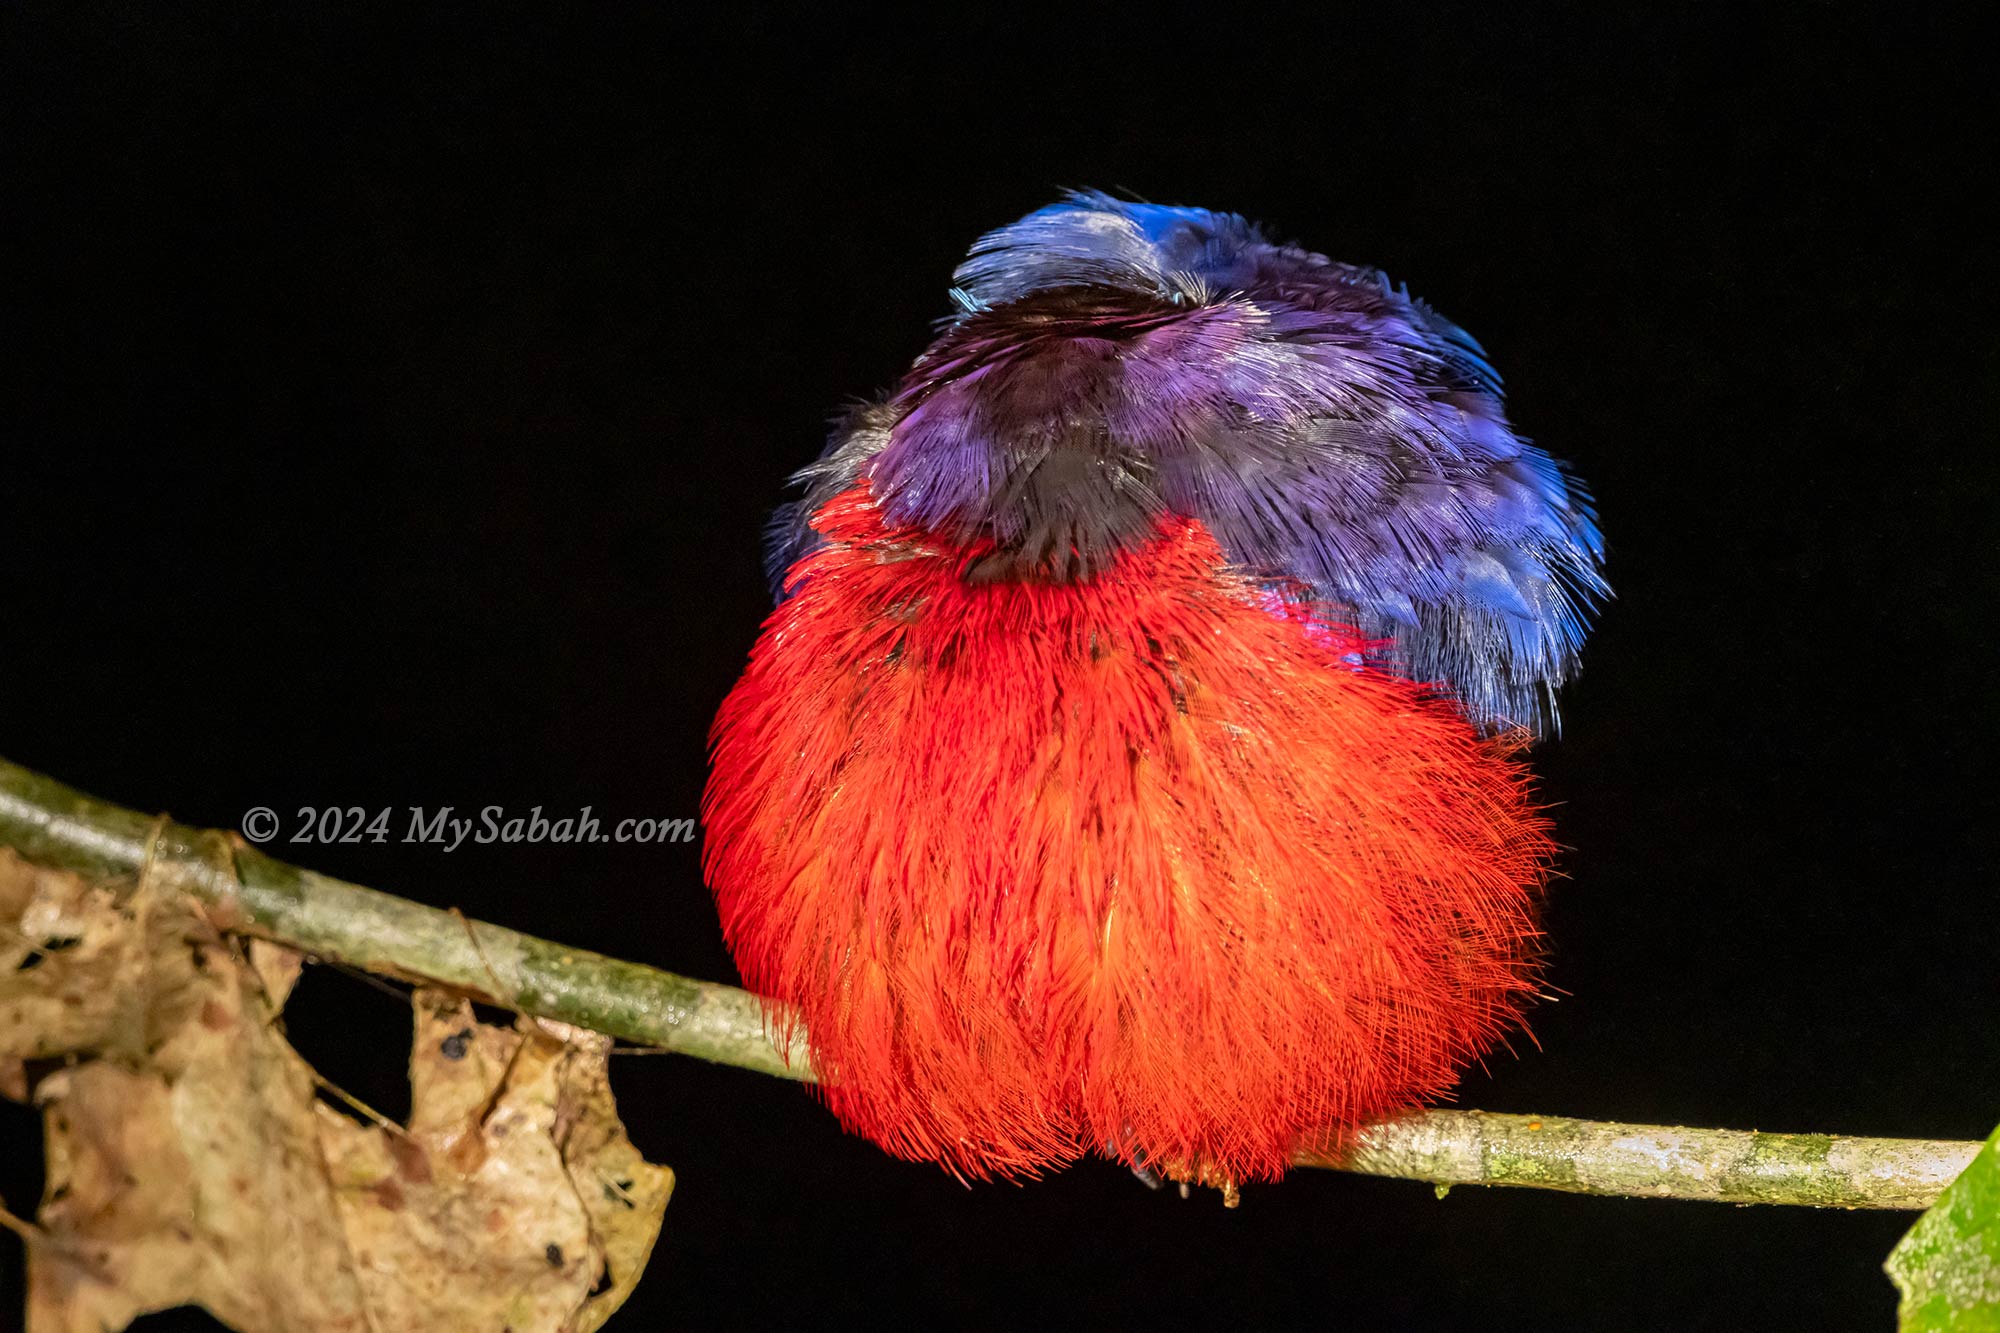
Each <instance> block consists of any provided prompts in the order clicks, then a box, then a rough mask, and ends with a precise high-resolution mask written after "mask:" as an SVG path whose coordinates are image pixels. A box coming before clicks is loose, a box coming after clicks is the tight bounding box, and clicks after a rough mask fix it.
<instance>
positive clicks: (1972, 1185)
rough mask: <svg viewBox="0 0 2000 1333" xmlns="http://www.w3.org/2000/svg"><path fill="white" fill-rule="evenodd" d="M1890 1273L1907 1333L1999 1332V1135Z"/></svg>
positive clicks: (1893, 1260) (1921, 1222) (1893, 1258)
mask: <svg viewBox="0 0 2000 1333" xmlns="http://www.w3.org/2000/svg"><path fill="white" fill-rule="evenodd" d="M1883 1267H1884V1268H1886V1269H1888V1270H1889V1276H1890V1277H1892V1278H1894V1279H1895V1281H1896V1285H1897V1286H1898V1287H1900V1288H1901V1289H1902V1292H1903V1303H1902V1306H1901V1308H1900V1309H1899V1311H1898V1312H1897V1326H1898V1327H1899V1328H1900V1329H1901V1330H1902V1333H1931V1331H1932V1330H1950V1333H1989V1331H1991V1333H2000V1129H1996V1130H1995V1131H1994V1132H1993V1137H1992V1138H1989V1139H1988V1140H1986V1146H1985V1147H1984V1148H1982V1149H1980V1150H1979V1155H1978V1156H1977V1157H1975V1158H1973V1159H1972V1165H1970V1166H1968V1167H1966V1168H1965V1171H1964V1173H1963V1174H1961V1175H1960V1176H1959V1178H1958V1179H1957V1180H1956V1181H1954V1182H1953V1183H1952V1185H1951V1187H1950V1188H1949V1189H1947V1190H1946V1191H1945V1192H1944V1194H1943V1195H1942V1196H1941V1197H1940V1198H1939V1199H1938V1201H1937V1205H1936V1206H1935V1207H1933V1208H1932V1209H1931V1210H1930V1211H1929V1212H1927V1213H1925V1214H1924V1215H1923V1216H1922V1217H1920V1218H1918V1219H1917V1224H1916V1225H1915V1226H1913V1227H1911V1228H1910V1232H1909V1234H1908V1235H1906V1236H1904V1237H1903V1239H1902V1240H1901V1242H1899V1243H1898V1244H1897V1246H1896V1248H1895V1249H1894V1250H1893V1251H1891V1252H1890V1254H1889V1261H1888V1262H1887V1263H1886V1264H1884V1265H1883Z"/></svg>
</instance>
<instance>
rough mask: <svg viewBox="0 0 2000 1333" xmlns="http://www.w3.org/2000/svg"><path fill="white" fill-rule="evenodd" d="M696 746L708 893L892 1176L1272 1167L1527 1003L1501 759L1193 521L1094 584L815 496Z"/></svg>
mask: <svg viewBox="0 0 2000 1333" xmlns="http://www.w3.org/2000/svg"><path fill="white" fill-rule="evenodd" d="M814 527H815V528H817V529H818V531H819V532H820V533H821V534H822V535H823V536H824V537H825V538H826V539H827V544H826V545H825V546H824V547H823V548H822V549H820V550H819V551H818V552H817V553H815V554H813V555H811V556H809V557H808V558H807V559H806V560H804V561H803V562H802V563H801V564H800V566H799V567H798V569H797V570H796V571H795V572H794V575H793V580H792V586H793V588H794V589H795V591H794V595H792V596H791V597H790V598H789V599H788V600H786V601H785V602H784V603H783V604H782V605H781V606H780V607H779V608H778V609H777V610H776V611H775V612H774V613H773V614H772V616H771V618H770V619H769V621H768V622H767V623H766V625H765V628H764V632H763V635H762V637H761V638H760V639H759V641H758V643H757V646H756V648H755V650H754V652H753V653H752V656H751V662H750V666H749V669H748V671H747V673H746V674H745V676H744V677H743V680H742V681H741V683H740V684H739V685H738V686H737V687H736V689H735V690H734V692H733V693H732V694H731V695H730V696H729V698H728V700H727V701H726V702H725V703H724V705H723V708H722V711H721V713H720V715H719V716H718V718H717V720H716V724H715V734H714V747H715V765H714V770H713V775H712V777H711V780H710V785H709V790H708V794H707V798H706V801H705V816H706V820H707V825H708V844H707V846H708V850H707V869H708V874H709V882H710V884H711V886H712V887H713V888H714V891H715V894H716V898H717V901H718V903H719V905H720V908H721V914H722V921H723V926H724V929H725V931H726V933H727V935H728V939H729V943H730V946H731V948H732V949H733V950H734V952H735V954H736V957H737V960H738V962H739V964H740V966H741V968H742V971H743V974H744V978H745V980H746V982H747V983H748V984H749V985H750V986H751V987H752V988H754V989H756V990H757V991H759V992H760V993H761V994H764V995H766V996H768V997H770V998H771V999H772V1000H773V1001H776V1002H778V1003H779V1004H780V1005H782V1006H783V1007H784V1008H783V1009H782V1010H781V1012H783V1013H785V1014H787V1015H795V1016H796V1018H797V1019H798V1020H799V1021H801V1022H803V1023H804V1025H805V1027H806V1030H807V1032H808V1034H809V1036H810V1040H811V1049H812V1054H813V1060H814V1064H815V1067H816V1069H817V1070H818V1072H819V1074H820V1076H821V1078H822V1080H823V1081H824V1086H825V1096H826V1099H827V1101H828V1103H829V1105H830V1106H831V1107H832V1108H833V1110H834V1111H835V1112H836V1113H837V1114H838V1116H839V1117H840V1119H841V1120H842V1122H843V1123H845V1124H846V1125H848V1126H849V1127H850V1128H852V1129H854V1130H856V1131H858V1132H860V1133H862V1134H865V1135H867V1136H868V1137H870V1138H872V1139H874V1140H876V1141H877V1142H878V1143H880V1144H882V1145H883V1146H884V1147H885V1148H887V1149H888V1150H890V1151H891V1152H894V1153H897V1154H899V1155H902V1156H906V1157H912V1158H919V1159H927V1160H935V1161H939V1162H942V1163H943V1164H945V1165H946V1166H947V1167H949V1168H950V1169H952V1170H953V1171H956V1172H958V1173H960V1174H962V1175H967V1176H986V1175H995V1174H997V1175H1026V1174H1033V1173H1035V1172H1037V1171H1039V1170H1041V1169H1044V1168H1046V1167H1050V1166H1053V1165H1057V1164H1060V1163H1063V1162H1066V1161H1068V1160H1071V1159H1073V1158H1075V1157H1076V1156H1078V1155H1079V1154H1081V1153H1084V1152H1087V1151H1091V1150H1101V1151H1105V1152H1108V1153H1110V1154H1112V1155H1114V1156H1116V1157H1119V1158H1121V1159H1123V1160H1125V1161H1128V1162H1131V1163H1133V1164H1135V1165H1147V1166H1152V1167H1154V1168H1156V1169H1160V1170H1162V1171H1164V1172H1165V1173H1166V1174H1168V1175H1170V1176H1174V1177H1177V1178H1181V1179H1189V1178H1195V1179H1208V1180H1245V1179H1252V1178H1268V1177H1274V1176H1276V1175H1278V1174H1280V1173H1281V1172H1282V1171H1283V1170H1284V1168H1285V1165H1286V1163H1287V1161H1288V1160H1289V1158H1290V1157H1291V1155H1292V1154H1293V1152H1294V1151H1295V1150H1296V1149H1298V1148H1299V1147H1301V1146H1304V1145H1319V1144H1331V1143H1334V1142H1337V1141H1338V1140H1339V1138H1340V1137H1341V1136H1342V1135H1343V1133H1345V1132H1346V1131H1347V1130H1349V1129H1351V1128H1352V1127H1353V1126H1355V1125H1356V1124H1358V1123H1361V1122H1363V1121H1365V1120H1368V1119H1371V1118H1374V1117H1377V1116H1380V1115H1383V1114H1385V1113H1389V1112H1392V1111H1395V1110H1397V1109H1400V1108H1404V1107H1408V1106H1411V1105H1413V1104H1416V1103H1418V1102H1421V1101H1423V1100H1425V1099H1428V1098H1432V1097H1435V1096H1437V1095H1439V1094H1441V1093H1443V1092H1444V1091H1445V1090H1446V1089H1448V1088H1449V1087H1450V1085H1451V1084H1452V1082H1453V1081H1454V1080H1455V1078H1456V1077H1457V1074H1458V1072H1459V1071H1460V1070H1461V1069H1462V1068H1463V1066H1464V1065H1465V1063H1466V1062H1467V1061H1468V1060H1471V1059H1472V1058H1474V1057H1476V1056H1477V1055H1478V1054H1479V1053H1480V1052H1481V1051H1483V1050H1485V1049H1486V1048H1488V1047H1489V1046H1490V1045H1491V1044H1492V1043H1493V1042H1494V1041H1495V1040H1496V1039H1497V1038H1498V1037H1499V1036H1500V1034H1501V1033H1502V1032H1503V1031H1504V1030H1505V1029H1507V1028H1508V1027H1510V1026H1511V1025H1513V1024H1514V1023H1515V1022H1516V1021H1517V1019H1518V1017H1519V1013H1520V1010H1521V1008H1522V1006H1523V1004H1524V1002H1525V1001H1526V1000H1527V998H1528V997H1529V995H1530V993H1531V992H1532V990H1533V989H1534V977H1535V956H1534V954H1535V950H1534V944H1535V941H1536V938H1537V931H1536V928H1535V922H1534V907H1535V902H1536V899H1537V896H1538V894H1539V890H1540V886H1541V883H1542V881H1543V878H1544V876H1545V873H1546V867H1547V865H1548V862H1549V859H1550V855H1551V852H1552V844H1551V843H1550V841H1549V838H1548V835H1547V830H1546V827H1545V824H1544V821H1543V820H1542V819H1541V817H1540V816H1539V815H1538V813H1537V812H1536V809H1535V808H1534V806H1533V804H1532V802H1531V800H1530V798H1529V796H1528V793H1527V791H1526V786H1525V776H1524V773H1523V770H1522V769H1521V768H1520V767H1519V766H1518V765H1516V764H1515V763H1514V762H1513V761H1512V760H1511V759H1510V758H1508V757H1507V755H1506V753H1505V752H1504V751H1505V745H1504V742H1492V741H1487V740H1483V739H1481V738H1480V737H1479V735H1478V734H1477V733H1476V732H1475V731H1474V729H1473V727H1472V726H1471V725H1470V724H1469V723H1468V722H1467V721H1466V720H1465V719H1464V717H1463V716H1462V714H1461V713H1460V712H1459V710H1458V709H1456V708H1455V707H1454V706H1453V705H1452V704H1451V703H1449V702H1448V701H1441V700H1438V699H1434V698H1433V697H1431V696H1430V695H1429V694H1428V693H1427V692H1426V691H1425V690H1424V689H1423V688H1422V687H1421V686H1418V685H1415V684H1412V683H1410V682H1407V681H1404V680H1401V679H1398V678H1396V677H1394V676H1392V675H1389V674H1387V673H1385V672H1383V671H1380V670H1378V669H1376V668H1374V667H1372V666H1371V667H1363V666H1359V665H1357V663H1359V662H1360V661H1361V660H1362V655H1361V653H1360V649H1361V647H1362V645H1361V644H1360V643H1359V641H1358V640H1357V639H1356V638H1355V636H1354V635H1353V634H1352V632H1351V631H1348V630H1345V629H1343V628H1341V627H1338V626H1331V625H1327V624H1324V623H1322V622H1320V621H1318V620H1316V619H1314V617H1313V616H1312V615H1311V614H1310V613H1309V612H1308V611H1307V610H1306V609H1305V607H1304V606H1303V604H1291V603H1282V602H1280V603H1275V604H1274V600H1273V598H1272V597H1271V595H1270V594H1269V593H1268V592H1266V591H1264V590H1263V589H1261V588H1259V587H1258V586H1255V585H1253V584H1251V583H1250V582H1248V581H1246V580H1244V579H1242V578H1240V577H1238V576H1237V575H1235V574H1233V573H1231V572H1230V571H1229V569H1228V568H1227V566H1226V564H1225V561H1224V557H1223V555H1222V552H1221V550H1220V549H1219V548H1218V546H1217V544H1216V542H1215V541H1214V540H1213V538H1212V537H1211V536H1210V535H1209V533H1208V532H1207V530H1206V529H1205V528H1204V527H1203V526H1202V525H1201V524H1200V523H1198V522H1195V521H1192V520H1186V519H1170V520H1167V521H1165V522H1163V523H1162V525H1161V527H1160V529H1159V531H1158V533H1157V535H1156V536H1155V537H1153V538H1152V539H1151V540H1150V541H1147V542H1143V543H1141V544H1139V545H1137V546H1135V547H1134V548H1133V549H1131V550H1129V551H1127V552H1125V553H1124V554H1122V555H1121V556H1120V557H1119V558H1118V560H1117V561H1116V562H1115V563H1114V564H1113V565H1111V566H1110V567H1109V568H1108V569H1106V570H1104V571H1103V572H1101V573H1099V574H1097V575H1096V576H1095V577H1092V578H1090V579H1088V580H1084V581H1077V582H1070V583H1064V584H1053V583H1045V582H1034V581H1011V582H1006V581H1003V582H990V583H982V582H979V581H977V580H969V579H967V578H965V577H964V571H965V570H966V568H967V567H968V564H969V562H972V561H974V560H976V559H977V558H978V557H979V556H980V555H981V554H982V550H981V548H979V547H977V546H975V547H972V548H963V547H954V546H952V545H951V544H949V543H948V542H946V541H944V540H943V539H941V538H938V537H935V536H933V535H928V534H926V533H924V532H921V531H917V530H914V529H900V530H892V529H890V528H888V527H886V526H885V524H884V521H883V519H882V517H881V515H880V514H879V512H878V511H877V509H876V507H875V505H874V504H873V503H872V502H871V501H870V499H869V496H868V493H867V489H866V485H865V483H864V484H863V485H861V486H857V487H855V488H854V489H852V490H850V491H848V492H847V493H845V494H844V495H842V496H840V497H839V498H837V499H836V500H834V501H833V502H832V503H830V504H828V505H826V506H825V507H824V508H823V509H821V510H820V512H819V513H818V515H817V516H816V518H815V520H814Z"/></svg>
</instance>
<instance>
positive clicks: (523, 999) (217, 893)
mask: <svg viewBox="0 0 2000 1333" xmlns="http://www.w3.org/2000/svg"><path fill="white" fill-rule="evenodd" d="M0 845H5V846H11V847H13V848H14V849H16V850H17V851H18V852H20V853H21V854H22V855H23V856H25V857H27V858H28V859H29V860H32V861H36V862H38V863H40V864H43V865H47V866H53V867H58V868H61V869H65V870H72V871H76V872H77V873H79V874H82V875H85V876H88V877H91V878H97V879H122V878H127V877H131V876H135V875H137V874H138V873H139V872H140V871H141V870H142V869H147V870H149V871H150V873H151V874H153V875H154V876H156V877H162V876H168V877H171V878H172V879H173V880H174V882H176V883H178V885H179V886H180V887H181V888H182V889H183V891H185V892H187V893H188V894H190V895H192V896H193V897H195V898H197V899H199V900H200V901H202V902H203V903H205V904H206V905H207V906H208V909H209V911H210V914H211V915H212V916H213V917H214V918H215V920H216V921H217V924H219V925H221V926H223V927H224V928H226V929H229V930H233V931H237V932H239V933H242V934H246V935H255V936H260V937H262V938H265V939H269V940H274V941H277V942H278V943H281V944H286V945H289V946H290V947H292V948H294V949H298V950H300V951H302V952H304V953H307V954H311V955H313V956H316V957H319V958H322V959H326V960H329V961H334V962H340V963H346V964H348V965H350V966H354V967H360V968H366V969H368V970H370V971H374V972H381V973H385V974H389V975H392V976H398V977H402V978H404V979H406V980H410V981H417V982H424V983H428V984H433V985H443V986H448V987H451V988H453V989H456V990H459V991H463V992H465V993H467V994H470V995H472V996H475V997H477V998H480V999H484V1000H488V1001H490V1002H492V1003H494V1004H498V1005H502V1006H505V1007H507V1008H510V1009H515V1010H518V1011H520V1012H521V1013H525V1014H532V1015H535V1016H537V1017H541V1018H550V1019H555V1020H557V1021H560V1022H564V1023H572V1024H576V1025H578V1026H581V1027H587V1028H591V1029H593V1030H595V1031H598V1032H604V1033H608V1034H610V1035H611V1036H614V1037H618V1038H622V1039H624V1040H626V1041H631V1042H638V1043H642V1044H645V1045H649V1046H657V1047H660V1048H662V1049H664V1050H669V1051H677V1052H679V1053H681V1054H683V1055H693V1056H698V1057H700V1058H701V1059H704V1060H712V1061H715V1062H716V1063H718V1064H726V1065H734V1066H737V1067H738V1068H742V1069H750V1070H755V1071H757V1072H758V1073H763V1074H774V1075H777V1076H778V1077H781V1078H794V1079H805V1080H809V1079H810V1078H811V1077H812V1074H811V1070H810V1067H809V1065H808V1063H807V1060H806V1054H805V1045H804V1041H803V1039H802V1038H800V1039H797V1040H795V1041H794V1044H793V1050H792V1052H791V1059H790V1060H789V1061H788V1060H787V1059H786V1058H785V1056H784V1055H783V1054H781V1053H780V1052H779V1051H778V1049H777V1048H776V1047H775V1046H774V1045H773V1044H772V1043H771V1041H770V1039H769V1037H768V1035H767V1030H766V1027H765V1023H764V1015H763V1009H762V1005H761V1004H760V1002H759V1001H758V999H757V998H756V997H755V996H753V995H751V994H750V993H749V992H747V991H743V990H739V989H737V988H736V987H734V986H721V985H716V984H715V983H713V982H706V981H696V980H693V979H692V978H689V977H681V976H675V975H674V974H673V973H671V972H661V971H658V970H657V969H654V968H650V967H642V966H640V965H639V964H636V963H627V962H622V961H620V960H618V959H615V958H607V957H605V956H604V955H602V954H596V953H591V952H588V951H587V950H583V949H571V948H567V947H565V946H563V945H560V944H553V943H550V942H549V941H547V940H541V939H536V938H535V937H534V936H532V935H523V934H521V933H519V932H517V931H512V930H507V929H505V928H503V927H500V926H493V925H488V924H486V923H484V922H477V921H469V920H467V919H466V918H464V917H462V916H460V915H458V914H457V913H455V912H447V911H440V910H438V909H436V908H432V907H424V906H422V905H421V904H418V903H413V902H410V901H409V900H407V899H404V898H397V897H394V896H392V895H390V894H386V893H380V892H377V891H376V890H374V889H368V888H363V887H362V886H360V885H358V884H349V883H346V882H345V881H343V880H338V879H334V878H332V877H330V876H327V875H321V874H317V873H315V872H313V871H310V870H302V869H299V868H298V867H296V866H290V865H287V864H285V863H284V862H282V861H277V860H273V859H272V858H270V857H268V856H265V855H264V854H263V853H262V852H260V851H258V850H257V849H256V848H254V847H252V846H250V845H248V844H247V843H244V842H243V841H242V840H241V839H239V838H237V837H235V836H234V835H233V834H228V833H222V832H218V831H214V830H201V829H194V828H189V827H186V826H184V825H181V824H176V823H174V822H173V821H172V820H170V819H167V818H166V817H165V816H161V817H158V818H154V817H149V816H147V815H142V814H139V813H138V812H136V811H132V810H127V809H124V808H122V807H120V806H116V805H112V804H110V803H109V802H105V801H100V800H97V799H95V798H94V797H90V796H86V795H84V794H83V793H81V792H78V791H75V790H73V789H71V788H69V787H66V786H64V785H63V784H61V783H59V782H57V781H55V780H54V779H52V778H47V777H44V776H42V775H41V774H39V773H35V772H32V771H30V770H28V769H25V768H22V767H20V766H18V765H16V764H11V763H8V762H7V761H6V760H4V759H0ZM149 863H150V864H149ZM1978 1151H1979V1144H1978V1143H1974V1142H1956V1141H1939V1140H1923V1139H1878V1138H1836V1137H1832V1136H1829V1135H1823V1134H1759V1133H1755V1132H1751V1131H1744V1130H1722V1129H1680V1128H1671V1127H1667V1126H1662V1125H1624V1124H1609V1123H1604V1122H1599V1121H1591V1120H1568V1119H1559V1118H1557V1117H1553V1116H1540V1117H1537V1116H1525V1115H1497V1114H1491V1113H1487V1112H1482V1111H1449V1110H1433V1111H1423V1112H1417V1113H1414V1114H1411V1115H1408V1116H1403V1117H1400V1118H1398V1119H1396V1120H1393V1121H1388V1122H1385V1123H1382V1124H1379V1125H1374V1126H1371V1127H1370V1128H1368V1129H1367V1130H1364V1131H1363V1132H1362V1133H1361V1135H1360V1136H1359V1138H1358V1139H1357V1140H1356V1142H1355V1143H1354V1144H1353V1145H1352V1146H1351V1147H1350V1148H1349V1149H1348V1150H1347V1151H1346V1152H1345V1153H1344V1154H1343V1155H1342V1156H1340V1157H1339V1158H1330V1157H1326V1156H1322V1155H1317V1154H1303V1155H1301V1157H1300V1159H1299V1160H1300V1164H1301V1165H1306V1166H1329V1167H1335V1168H1338V1169H1341V1170H1346V1171H1355V1172H1360V1173H1363V1174H1366V1175H1375V1176H1394V1177H1399V1178H1403V1179H1409V1180H1422V1181H1429V1182H1431V1183H1433V1184H1436V1185H1439V1186H1449V1185H1522V1186H1529V1187H1533V1188H1537V1189H1552V1190H1565V1191H1569V1192H1571V1193H1578V1194H1606V1195H1629V1196H1635V1197H1646V1198H1673V1199H1710V1200H1716V1201H1720V1202H1727V1203H1779V1204H1803V1205H1808V1206H1813V1207H1826V1208H1925V1207H1928V1206H1929V1205H1930V1204H1931V1202H1932V1201H1933V1200H1935V1199H1936V1198H1937V1196H1938V1194H1939V1193H1940V1192H1941V1191H1942V1190H1943V1189H1944V1187H1945V1186H1946V1185H1948V1184H1950V1183H1951V1181H1952V1180H1953V1179H1955V1178H1956V1177H1957V1175H1958V1173H1959V1172H1960V1171H1962V1170H1963V1169H1964V1168H1965V1166H1966V1164H1967V1163H1968V1162H1970V1161H1971V1160H1972V1157H1973V1155H1974V1154H1975V1153H1977V1152H1978Z"/></svg>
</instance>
